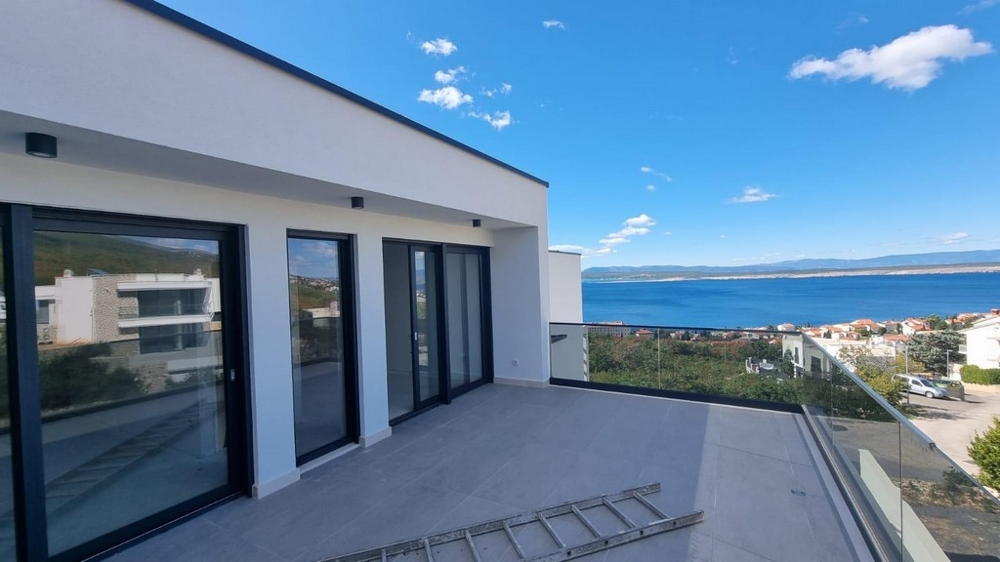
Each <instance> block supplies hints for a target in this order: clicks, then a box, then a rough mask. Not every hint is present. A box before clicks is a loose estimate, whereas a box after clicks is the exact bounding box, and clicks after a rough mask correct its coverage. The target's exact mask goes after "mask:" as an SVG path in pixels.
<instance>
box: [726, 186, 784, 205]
mask: <svg viewBox="0 0 1000 562" xmlns="http://www.w3.org/2000/svg"><path fill="white" fill-rule="evenodd" d="M774 197H777V195H775V194H773V193H767V192H766V191H764V190H763V189H761V188H759V187H750V186H746V187H744V188H743V195H740V196H739V197H733V198H732V199H730V200H729V202H730V203H763V202H764V201H767V200H768V199H772V198H774Z"/></svg>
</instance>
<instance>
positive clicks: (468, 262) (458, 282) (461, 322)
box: [445, 253, 483, 388]
mask: <svg viewBox="0 0 1000 562" xmlns="http://www.w3.org/2000/svg"><path fill="white" fill-rule="evenodd" d="M479 260H480V257H479V255H477V254H464V253H450V254H448V255H447V258H446V260H445V263H446V270H447V275H448V358H449V368H450V370H451V373H450V377H449V378H450V380H451V387H452V388H457V387H460V386H462V385H465V384H469V383H472V382H476V381H478V380H480V379H482V378H483V333H482V331H483V321H482V312H483V311H482V300H481V298H480V291H481V287H482V285H481V280H480V269H479V265H480V264H479Z"/></svg>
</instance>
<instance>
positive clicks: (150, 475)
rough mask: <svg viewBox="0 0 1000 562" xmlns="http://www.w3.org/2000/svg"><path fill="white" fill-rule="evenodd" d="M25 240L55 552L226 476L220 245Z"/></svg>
mask: <svg viewBox="0 0 1000 562" xmlns="http://www.w3.org/2000/svg"><path fill="white" fill-rule="evenodd" d="M34 244H35V279H36V287H35V293H36V300H37V308H38V309H39V310H45V314H44V315H43V314H39V315H38V319H39V320H41V319H43V318H44V319H45V320H46V323H38V326H37V331H38V355H39V372H40V382H41V389H42V400H41V406H42V421H43V424H42V437H43V459H44V466H45V482H46V511H47V513H48V529H49V552H50V553H52V554H57V553H60V552H63V551H65V550H67V549H69V548H72V547H74V546H77V545H79V544H81V543H83V542H85V541H88V540H91V539H94V538H96V537H98V536H101V535H103V534H106V533H108V532H111V531H114V530H116V529H119V528H121V527H123V526H125V525H128V524H130V523H133V522H135V521H137V520H140V519H142V518H144V517H147V516H150V515H152V514H155V513H157V512H160V511H162V510H164V509H167V508H169V507H172V506H175V505H177V504H178V503H180V502H183V501H185V500H188V499H192V498H194V497H196V496H199V495H201V494H204V493H207V492H210V491H213V490H216V489H218V488H219V487H222V486H225V485H226V484H227V483H228V468H229V466H228V457H227V441H226V435H227V433H226V423H225V406H226V405H225V395H224V392H223V390H224V382H223V355H222V338H221V329H222V309H221V304H220V303H221V295H220V279H219V276H220V274H219V243H218V242H217V241H214V240H178V239H162V238H144V237H137V236H104V235H97V234H83V233H64V232H46V231H38V232H36V233H35V241H34ZM168 310H169V313H165V311H168Z"/></svg>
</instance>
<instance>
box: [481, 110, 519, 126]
mask: <svg viewBox="0 0 1000 562" xmlns="http://www.w3.org/2000/svg"><path fill="white" fill-rule="evenodd" d="M483 121H486V122H487V123H489V124H490V126H491V127H493V128H494V129H496V130H498V131H502V130H504V128H505V127H507V126H508V125H510V124H511V123H512V122H513V121H511V119H510V112H509V111H494V112H493V116H492V117H491V116H490V115H483Z"/></svg>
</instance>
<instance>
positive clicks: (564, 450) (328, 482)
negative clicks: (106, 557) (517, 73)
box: [115, 324, 1000, 561]
mask: <svg viewBox="0 0 1000 562" xmlns="http://www.w3.org/2000/svg"><path fill="white" fill-rule="evenodd" d="M605 328H606V327H605V326H597V327H596V329H594V330H589V327H588V326H587V325H582V324H552V325H551V326H550V332H551V341H552V344H551V345H552V349H551V356H552V379H551V381H550V382H551V383H552V384H551V385H550V386H548V387H546V388H528V387H520V386H509V385H487V386H484V387H482V388H479V389H477V390H474V391H472V392H470V393H468V394H466V395H464V396H461V397H460V398H458V399H457V400H456V401H455V402H453V403H452V404H449V405H447V406H442V407H438V408H435V409H433V410H431V411H429V412H427V413H425V414H423V415H420V416H418V417H416V418H414V419H411V420H409V421H406V422H404V423H402V424H399V425H397V426H396V427H395V428H394V429H395V430H394V435H393V437H392V438H391V439H388V440H386V441H384V442H381V443H378V444H376V445H374V446H372V447H369V448H366V449H361V448H356V449H353V450H350V451H348V452H346V453H345V454H343V455H342V456H340V457H338V458H335V459H333V460H332V461H330V462H328V463H326V464H323V465H321V466H318V467H316V468H313V469H311V470H309V471H307V472H305V473H304V475H303V478H302V480H301V481H299V482H298V483H296V484H294V485H292V486H289V487H288V488H286V489H284V490H281V491H279V492H277V493H276V494H274V495H272V496H269V497H266V498H264V499H261V500H256V501H254V500H237V501H233V502H230V503H227V504H225V505H222V506H221V507H219V508H217V509H215V510H213V511H210V512H208V513H206V514H204V515H203V516H200V517H196V518H194V519H192V520H190V521H188V522H186V523H184V524H183V525H180V526H178V527H176V528H173V529H172V530H169V531H167V532H165V533H163V534H161V535H158V536H155V537H153V538H151V539H150V540H147V541H146V542H143V543H140V544H138V545H137V546H134V547H132V548H131V549H128V550H125V551H123V552H121V553H119V554H118V555H117V556H116V558H115V559H117V560H146V559H150V558H151V557H154V556H155V557H156V558H157V559H158V560H195V559H206V560H207V559H235V558H247V559H252V560H294V561H310V560H324V559H327V558H332V557H335V556H338V555H343V554H347V553H350V552H354V551H358V550H363V549H369V548H375V547H379V546H384V545H387V544H390V543H394V542H398V541H402V540H406V539H413V538H419V537H422V536H426V535H429V534H436V533H441V532H444V531H447V530H451V529H455V528H460V527H465V526H469V525H473V524H475V523H479V522H482V521H486V520H490V519H498V518H502V517H509V516H512V515H515V514H518V513H522V512H525V511H531V510H536V509H541V508H543V507H547V506H549V505H554V504H559V503H563V502H568V501H575V500H580V499H583V498H587V497H592V496H597V495H602V494H612V493H615V492H618V491H621V490H624V489H628V488H633V487H637V486H641V485H645V484H649V483H654V482H659V483H661V484H662V491H661V492H659V493H657V494H654V495H652V496H650V500H651V501H652V502H653V503H654V504H655V505H657V506H658V507H659V508H660V509H661V510H662V511H664V512H666V513H667V514H668V515H670V516H681V515H685V514H688V513H691V512H693V511H697V510H703V511H704V521H703V522H701V523H697V524H695V525H693V526H690V527H686V528H683V529H679V530H674V531H670V532H667V533H664V534H660V535H656V536H652V537H648V538H645V539H643V540H639V541H636V542H632V543H629V544H626V545H624V546H619V547H616V548H613V549H610V550H607V551H604V552H600V553H597V554H592V555H590V556H588V557H586V559H588V560H641V559H653V558H656V559H677V560H682V559H683V560H736V559H738V560H776V561H780V560H796V561H798V560H984V561H985V560H997V559H998V558H997V554H998V553H1000V551H998V545H997V542H996V540H995V539H996V537H997V536H998V535H1000V503H998V502H997V501H996V499H995V498H994V497H992V496H990V495H989V494H988V493H987V492H986V491H985V490H984V489H983V488H982V487H981V486H980V485H979V484H978V483H977V482H976V481H975V480H974V479H972V478H971V477H970V476H969V475H968V474H966V473H965V472H964V471H963V470H962V469H961V468H960V467H959V466H958V465H956V464H955V463H954V462H952V461H951V460H950V459H949V458H948V457H947V456H945V455H943V454H942V453H941V452H940V451H939V450H938V449H937V446H936V444H935V443H934V442H933V441H932V440H930V439H929V438H928V437H927V436H926V435H924V434H922V433H921V432H920V431H919V430H917V429H916V428H915V427H914V426H912V424H910V423H909V421H908V420H906V418H905V417H903V416H902V414H900V413H899V412H898V411H896V410H895V409H894V408H893V407H892V406H891V405H890V404H889V403H887V401H886V400H885V399H884V398H883V397H881V396H879V395H878V394H877V393H875V392H874V391H873V390H872V389H871V388H870V387H868V386H867V385H865V384H864V383H863V382H862V381H861V380H860V379H858V377H857V376H855V375H854V374H853V373H852V372H851V371H850V369H849V368H848V367H847V366H845V365H844V364H842V363H841V362H840V361H839V360H838V358H836V357H833V356H831V355H829V354H828V353H827V352H826V351H825V350H824V349H823V348H822V347H820V346H818V345H817V344H815V342H813V341H812V340H811V339H810V338H808V337H807V336H803V335H801V334H798V333H776V332H754V331H746V330H743V331H738V332H734V331H720V330H703V329H684V328H680V329H677V328H662V327H636V326H622V327H621V328H622V329H621V330H620V333H619V332H615V333H613V334H612V333H608V332H607V330H606V329H605ZM637 334H639V335H637ZM748 354H753V355H748ZM684 357H687V358H688V359H683V358H684ZM765 361H766V362H768V364H769V365H771V368H769V369H766V370H757V369H753V368H750V366H752V365H757V364H763V363H764V362H765ZM571 387H578V388H571ZM636 505H637V504H636ZM595 516H596V513H595ZM605 519H607V518H605ZM648 520H649V518H648V517H647V521H648ZM555 521H556V522H557V523H558V525H561V526H562V528H563V529H564V532H565V529H568V528H569V527H568V525H570V523H568V522H567V521H566V520H565V519H564V520H562V521H561V522H560V521H559V520H558V519H556V520H555ZM644 522H645V521H644ZM611 523H612V524H616V525H618V527H617V530H618V531H621V530H624V529H625V527H624V526H623V525H622V524H621V523H620V522H616V521H615V520H612V521H611ZM641 523H642V522H640V524H641ZM605 524H608V523H607V521H605ZM521 529H522V531H521V532H520V534H519V536H518V540H519V542H521V544H522V546H524V547H525V550H526V551H527V552H526V554H527V555H528V556H534V555H540V554H545V553H548V552H551V551H552V550H554V549H555V548H556V544H555V542H553V541H552V540H551V538H550V537H549V536H548V535H547V534H545V533H544V532H543V531H544V530H543V529H541V528H540V527H538V526H537V525H536V528H532V527H531V526H530V525H529V526H526V527H522V528H521ZM577 531H579V529H577ZM578 536H584V535H578ZM580 542H583V541H582V539H581V541H580ZM477 546H478V549H479V554H480V557H481V559H482V560H516V559H518V558H517V555H516V552H515V551H514V549H513V548H512V546H511V545H510V543H509V541H507V540H506V539H505V538H504V537H503V535H502V534H501V533H494V534H493V535H486V536H485V537H483V538H482V539H478V540H477ZM463 548H465V547H464V546H462V547H459V546H456V545H455V544H452V545H443V546H441V547H437V548H435V550H434V559H435V560H469V559H471V558H470V557H469V556H468V553H467V552H465V551H464V550H463Z"/></svg>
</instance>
